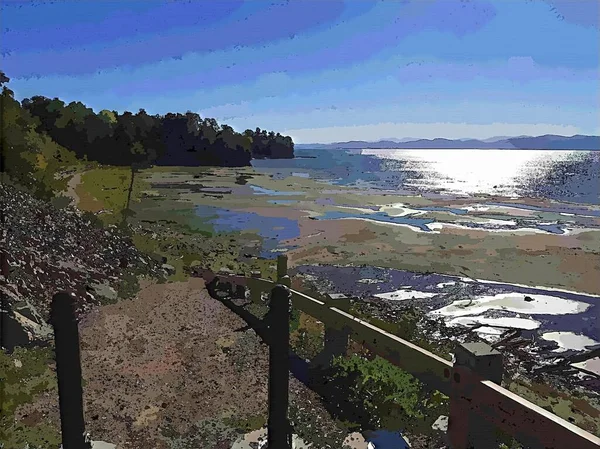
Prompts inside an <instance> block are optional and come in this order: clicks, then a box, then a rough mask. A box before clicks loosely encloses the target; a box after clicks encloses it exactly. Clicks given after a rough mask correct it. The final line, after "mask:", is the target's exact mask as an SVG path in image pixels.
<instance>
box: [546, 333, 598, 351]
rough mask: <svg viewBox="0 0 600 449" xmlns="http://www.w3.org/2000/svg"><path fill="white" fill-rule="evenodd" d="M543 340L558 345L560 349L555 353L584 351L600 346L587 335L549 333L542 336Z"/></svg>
mask: <svg viewBox="0 0 600 449" xmlns="http://www.w3.org/2000/svg"><path fill="white" fill-rule="evenodd" d="M542 338H543V339H544V340H549V341H555V342H556V343H558V345H559V346H560V347H559V348H558V349H555V350H554V352H564V351H568V350H574V351H583V350H585V349H587V347H588V346H594V345H597V344H600V342H598V341H596V340H592V339H591V338H589V337H587V336H585V335H580V334H575V333H573V332H547V333H545V334H542Z"/></svg>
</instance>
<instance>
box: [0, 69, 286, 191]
mask: <svg viewBox="0 0 600 449" xmlns="http://www.w3.org/2000/svg"><path fill="white" fill-rule="evenodd" d="M0 80H1V81H0V86H2V94H1V101H2V126H1V128H2V129H1V132H2V136H1V137H2V139H1V143H2V170H3V171H4V172H7V173H8V172H11V171H12V172H13V176H16V175H17V174H18V173H21V174H23V173H25V172H26V171H27V170H29V173H34V172H35V173H37V171H43V170H42V168H49V167H50V168H51V166H52V165H61V164H65V163H66V162H68V161H69V160H72V159H73V158H75V159H76V160H87V161H95V162H98V163H101V164H107V165H122V166H130V167H132V168H143V167H145V166H149V165H172V166H177V165H179V166H182V165H183V166H206V165H214V166H228V167H237V166H247V165H250V161H251V159H252V158H261V159H262V158H293V157H294V142H293V141H292V139H291V138H290V137H289V136H282V135H281V134H279V133H275V132H272V131H271V132H268V131H266V130H261V129H260V128H256V129H255V130H254V131H252V130H249V129H248V130H245V131H244V132H243V133H239V132H236V131H235V130H234V129H233V128H232V127H231V126H228V125H225V124H223V125H221V124H219V123H218V122H217V121H216V120H215V119H212V118H202V117H200V115H199V114H196V113H193V112H190V111H188V112H186V113H185V114H181V113H168V114H165V115H158V114H157V115H150V114H148V113H147V112H146V111H145V110H143V109H140V110H139V111H138V112H137V113H132V112H129V111H125V112H123V113H119V112H117V111H110V110H106V109H105V110H102V111H100V112H98V113H96V112H94V110H93V109H91V108H89V107H87V106H86V105H85V104H83V103H82V102H79V101H74V102H71V103H68V104H67V103H65V102H64V101H62V100H60V99H58V98H54V99H50V98H46V97H43V96H34V97H31V98H26V99H24V100H23V101H21V102H19V101H17V100H16V99H15V98H14V93H13V92H12V91H11V90H10V89H9V88H8V87H7V86H6V85H7V84H8V83H9V81H10V80H9V78H8V77H7V76H6V75H5V74H4V72H1V71H0ZM24 170H25V171H24ZM37 176H42V174H41V173H38V174H37ZM29 181H32V180H31V179H30V180H29Z"/></svg>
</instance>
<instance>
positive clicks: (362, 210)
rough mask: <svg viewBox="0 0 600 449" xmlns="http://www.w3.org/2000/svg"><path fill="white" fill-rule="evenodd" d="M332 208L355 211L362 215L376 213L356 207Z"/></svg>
mask: <svg viewBox="0 0 600 449" xmlns="http://www.w3.org/2000/svg"><path fill="white" fill-rule="evenodd" d="M334 207H336V208H337V209H350V210H355V211H358V212H360V213H363V214H374V213H376V212H377V211H375V210H372V209H365V208H363V207H358V206H356V207H353V206H334Z"/></svg>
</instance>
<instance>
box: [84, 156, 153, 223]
mask: <svg viewBox="0 0 600 449" xmlns="http://www.w3.org/2000/svg"><path fill="white" fill-rule="evenodd" d="M130 182H131V169H130V168H128V167H96V168H93V169H91V170H89V171H86V172H85V173H84V174H83V175H82V176H81V184H80V185H79V186H78V188H77V189H76V192H77V194H78V195H79V197H80V202H79V207H80V208H81V209H83V210H88V211H91V212H97V211H99V210H100V209H101V210H103V211H104V213H102V214H101V215H100V218H101V220H102V221H103V222H104V223H105V224H117V223H120V222H121V221H122V220H123V217H124V213H125V209H126V207H127V194H128V190H129V184H130ZM146 187H147V184H146V183H145V181H144V180H143V176H141V175H140V174H139V173H136V176H135V177H134V183H133V190H132V194H131V202H132V203H134V202H137V201H139V198H140V195H141V192H142V191H143V190H144V189H146Z"/></svg>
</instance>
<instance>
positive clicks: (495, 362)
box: [52, 256, 600, 449]
mask: <svg viewBox="0 0 600 449" xmlns="http://www.w3.org/2000/svg"><path fill="white" fill-rule="evenodd" d="M277 273H278V280H277V282H273V281H270V280H267V279H263V278H261V277H260V276H261V275H260V273H259V272H252V274H251V276H250V277H245V276H241V275H236V274H233V273H231V272H226V271H220V272H218V273H214V272H212V271H208V270H204V271H201V272H197V275H199V276H201V277H202V278H204V280H205V281H206V283H207V287H208V288H209V290H213V293H215V291H217V290H218V289H219V286H220V287H221V288H223V287H225V289H226V290H228V291H229V292H230V293H231V294H232V295H240V294H241V293H245V291H246V290H247V289H248V290H249V291H250V298H251V300H252V301H254V302H257V303H260V302H262V297H263V294H264V293H267V294H269V295H270V299H271V300H270V301H269V313H268V314H267V316H266V317H265V319H264V320H263V321H261V320H258V319H257V318H256V317H255V318H252V317H251V315H250V314H247V315H246V319H247V320H249V321H252V322H253V323H254V324H255V325H256V327H258V328H260V329H262V331H261V334H262V335H263V336H265V339H266V340H267V342H268V343H269V363H270V371H269V421H268V440H269V448H272V449H286V448H287V449H289V448H291V435H290V433H291V429H290V426H289V422H288V420H287V409H288V376H289V367H290V363H289V317H290V307H294V308H297V309H298V310H301V311H303V312H305V313H307V314H309V315H311V316H313V317H314V318H316V319H318V320H319V321H321V322H323V323H324V326H325V344H324V350H323V352H322V353H321V354H320V355H319V357H318V360H316V362H317V363H318V364H322V365H327V364H328V363H329V362H330V361H331V359H332V358H333V357H335V356H337V355H342V354H345V353H346V348H347V345H348V339H349V338H351V339H353V340H354V341H356V342H358V343H360V344H362V345H364V346H365V347H367V348H368V349H370V350H371V351H373V352H374V353H375V354H378V355H380V356H381V357H383V358H385V359H386V360H388V361H390V362H391V363H393V364H394V365H396V366H398V367H400V368H401V369H403V370H405V371H407V372H409V373H411V374H412V375H414V376H415V377H416V378H418V379H419V380H421V381H422V382H423V384H424V385H425V386H426V387H427V388H429V389H431V390H438V391H440V392H442V393H444V394H445V395H447V396H449V397H450V416H449V424H448V437H449V441H450V444H451V447H452V449H467V448H475V449H488V448H490V449H491V448H494V449H495V448H497V445H496V446H494V444H495V442H494V437H493V435H494V431H495V429H499V430H501V431H503V432H504V433H506V434H508V435H510V436H512V437H514V438H515V439H516V440H517V441H519V442H521V443H522V444H523V445H525V446H526V447H529V448H531V449H542V448H545V449H593V448H594V449H598V448H600V438H598V437H596V436H594V435H592V434H590V433H588V432H586V431H584V430H582V429H580V428H579V427H577V426H575V425H573V424H571V423H569V422H567V421H565V420H563V419H561V418H559V417H558V416H556V415H554V414H552V413H550V412H548V411H546V410H544V409H543V408H541V407H538V406H537V405H535V404H532V403H531V402H529V401H527V400H525V399H523V398H521V397H520V396H518V395H516V394H514V393H511V392H510V391H508V390H506V389H504V388H502V387H501V386H500V382H501V380H502V355H501V354H500V353H499V352H498V351H496V350H494V349H492V348H491V347H490V346H488V345H486V344H483V343H475V344H463V345H461V346H459V347H458V348H457V350H456V354H455V362H454V363H450V362H448V361H447V360H445V359H443V358H441V357H439V356H437V355H435V354H433V353H431V352H429V351H426V350H425V349H423V348H420V347H419V346H416V345H414V344H412V343H410V342H409V341H406V340H403V339H401V338H399V337H397V336H395V335H392V334H390V333H388V332H386V331H384V330H382V329H379V328H378V327H376V326H373V325H372V324H370V323H368V322H366V321H363V320H360V319H358V318H356V317H354V316H352V315H350V314H348V313H346V312H344V311H342V310H339V309H338V308H336V307H335V306H334V305H333V303H329V302H327V303H326V302H323V301H320V300H317V299H314V298H311V297H310V296H307V295H305V294H303V293H301V292H298V291H295V290H292V289H291V288H290V284H291V283H290V278H289V276H288V275H287V258H286V257H285V256H280V257H279V258H278V263H277ZM238 312H240V313H243V309H242V308H241V307H240V308H238ZM52 324H53V326H54V331H55V341H56V356H57V357H56V358H57V360H56V361H57V375H58V389H59V398H60V416H61V427H62V441H63V449H83V448H89V447H90V443H89V438H86V435H85V434H84V417H83V403H82V386H81V367H80V360H79V357H80V356H79V334H78V329H77V322H76V320H75V317H74V311H73V300H72V298H71V297H70V296H69V295H68V294H66V293H59V294H57V295H56V296H55V297H54V300H53V303H52ZM265 328H266V332H264V331H265Z"/></svg>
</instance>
